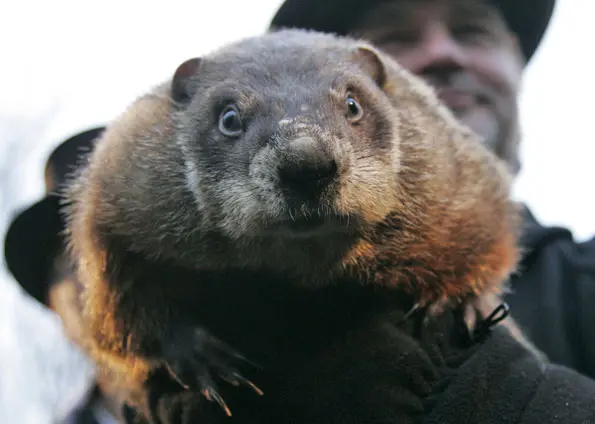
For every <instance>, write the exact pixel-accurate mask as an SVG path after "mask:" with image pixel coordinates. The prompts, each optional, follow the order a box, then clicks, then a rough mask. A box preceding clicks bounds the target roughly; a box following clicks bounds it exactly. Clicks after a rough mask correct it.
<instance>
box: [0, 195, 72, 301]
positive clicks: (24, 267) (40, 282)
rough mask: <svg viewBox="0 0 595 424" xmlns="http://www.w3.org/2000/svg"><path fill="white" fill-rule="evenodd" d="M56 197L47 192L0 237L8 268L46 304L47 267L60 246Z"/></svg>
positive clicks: (31, 292)
mask: <svg viewBox="0 0 595 424" xmlns="http://www.w3.org/2000/svg"><path fill="white" fill-rule="evenodd" d="M62 229H63V220H62V217H61V216H60V203H59V197H58V196H55V195H48V196H46V197H44V198H43V199H41V200H39V201H38V202H36V203H34V204H33V205H31V206H30V207H28V208H26V209H25V210H23V211H22V212H21V213H19V214H18V215H17V216H16V217H15V218H14V220H13V221H12V222H11V224H10V226H9V227H8V230H7V232H6V236H5V238H4V258H5V261H6V266H7V268H8V270H9V271H10V272H11V273H12V275H13V276H14V278H15V279H16V280H17V282H18V283H19V284H20V285H21V287H22V288H23V289H24V290H25V291H26V292H27V293H28V294H29V295H30V296H32V297H33V298H35V299H36V300H37V301H39V302H41V303H43V304H46V302H47V289H48V275H47V274H48V270H49V269H50V267H51V264H52V261H53V259H54V255H55V252H56V251H57V249H59V248H60V246H61V243H62V241H61V238H60V232H61V231H62Z"/></svg>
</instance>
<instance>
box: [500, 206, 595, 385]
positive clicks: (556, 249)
mask: <svg viewBox="0 0 595 424" xmlns="http://www.w3.org/2000/svg"><path fill="white" fill-rule="evenodd" d="M525 222H526V229H525V233H524V236H523V246H524V247H525V249H526V254H525V256H524V258H523V260H522V262H521V265H520V268H519V273H518V274H517V275H515V276H513V278H512V281H511V287H512V290H513V292H512V293H511V294H510V295H508V297H507V298H506V301H507V302H508V304H509V305H510V306H511V314H512V316H513V317H514V318H515V319H516V321H517V323H518V324H519V325H520V326H521V328H522V329H523V330H524V332H525V334H527V335H528V336H529V338H530V339H531V340H532V341H533V342H534V343H535V345H536V346H537V347H538V348H539V349H541V350H542V351H543V352H544V353H545V354H546V355H547V356H548V357H549V358H550V360H552V362H555V363H558V364H562V365H566V366H568V367H570V368H573V369H575V370H577V371H578V372H580V373H582V374H585V375H587V376H590V377H591V378H595V325H594V323H595V309H593V305H595V238H593V239H591V240H589V241H587V242H583V243H577V242H575V241H574V240H573V238H572V234H571V233H570V232H569V231H568V230H566V229H564V228H559V227H549V228H546V227H543V226H541V225H540V224H539V223H538V222H537V221H536V219H535V218H534V217H533V215H532V214H531V213H530V212H529V210H528V209H526V210H525Z"/></svg>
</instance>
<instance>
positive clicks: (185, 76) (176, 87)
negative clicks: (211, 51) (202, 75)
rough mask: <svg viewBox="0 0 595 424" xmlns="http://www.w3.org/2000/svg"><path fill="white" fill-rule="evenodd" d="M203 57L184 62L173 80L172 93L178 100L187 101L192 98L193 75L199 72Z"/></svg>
mask: <svg viewBox="0 0 595 424" xmlns="http://www.w3.org/2000/svg"><path fill="white" fill-rule="evenodd" d="M201 63H202V58H200V57H194V58H192V59H188V60H187V61H185V62H184V63H182V64H181V65H180V66H178V68H177V69H176V71H175V72H174V76H173V78H172V81H171V95H172V98H173V99H174V100H175V101H176V102H182V103H184V102H187V101H188V100H190V99H191V98H192V94H193V90H192V86H193V84H192V79H193V78H192V77H193V76H194V75H196V74H197V73H198V69H199V68H200V65H201Z"/></svg>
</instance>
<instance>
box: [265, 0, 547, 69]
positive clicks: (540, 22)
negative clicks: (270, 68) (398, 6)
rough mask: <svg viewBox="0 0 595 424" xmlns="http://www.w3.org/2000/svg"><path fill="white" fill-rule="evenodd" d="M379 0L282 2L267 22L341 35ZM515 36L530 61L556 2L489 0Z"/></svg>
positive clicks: (272, 27) (542, 0)
mask: <svg viewBox="0 0 595 424" xmlns="http://www.w3.org/2000/svg"><path fill="white" fill-rule="evenodd" d="M378 2H379V0H365V1H364V0H285V2H283V4H282V5H281V7H280V8H279V10H277V13H276V14H275V16H274V17H273V20H272V21H271V30H275V29H278V28H303V29H312V30H317V31H321V32H330V33H335V34H339V35H345V34H346V33H347V32H348V31H349V27H350V25H351V24H352V22H353V20H354V19H355V18H356V17H357V16H358V15H361V13H362V12H364V11H365V10H366V9H369V8H370V7H371V6H372V5H374V4H375V3H378ZM491 2H492V3H494V4H495V5H496V6H497V7H498V8H499V9H500V11H501V12H502V15H503V16H504V19H505V20H506V22H507V23H508V26H509V27H510V29H511V30H512V31H513V32H514V33H516V34H517V37H518V38H519V42H520V44H521V49H522V51H523V53H524V55H525V57H526V59H527V61H529V59H531V56H533V53H535V50H537V47H538V46H539V43H540V42H541V39H542V37H543V34H544V33H545V30H546V28H547V26H548V24H549V21H550V18H551V16H552V13H553V10H554V5H555V3H556V0H491Z"/></svg>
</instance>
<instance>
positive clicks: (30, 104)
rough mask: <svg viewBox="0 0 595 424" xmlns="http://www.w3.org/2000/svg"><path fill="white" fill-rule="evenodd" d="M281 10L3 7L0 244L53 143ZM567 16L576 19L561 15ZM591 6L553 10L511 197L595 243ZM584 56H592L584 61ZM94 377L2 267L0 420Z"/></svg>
mask: <svg viewBox="0 0 595 424" xmlns="http://www.w3.org/2000/svg"><path fill="white" fill-rule="evenodd" d="M280 4H281V0H258V1H247V0H227V1H215V2H208V1H206V0H195V1H188V0H186V1H182V0H169V1H168V2H165V1H160V2H158V1H155V2H152V3H150V2H141V1H138V0H128V1H123V0H119V1H115V0H104V1H101V2H83V1H77V2H75V1H73V0H71V1H68V0H54V1H45V0H21V1H20V3H19V4H17V3H16V2H14V1H13V2H8V1H5V2H3V3H2V5H1V6H0V58H1V63H2V71H1V74H0V75H1V77H2V78H0V234H2V235H3V234H4V231H5V229H6V226H7V223H8V219H9V218H10V217H11V216H12V214H13V213H15V211H16V210H18V209H20V208H22V207H24V206H25V205H26V204H28V203H30V202H33V201H35V200H37V199H38V198H39V197H40V196H41V195H42V194H43V191H44V187H43V166H44V162H45V159H46V157H47V155H48V154H49V152H50V151H51V149H52V148H53V147H54V146H55V145H56V144H57V143H58V142H60V141H61V140H63V139H64V138H65V137H68V136H70V135H72V134H74V133H76V132H78V131H82V130H84V129H87V128H88V127H91V126H94V125H100V124H104V123H106V122H107V121H109V120H110V119H112V118H113V117H114V116H115V115H116V114H117V113H119V112H121V111H122V110H123V109H124V108H125V107H126V106H127V105H128V103H130V101H132V100H133V99H134V98H135V97H136V96H137V95H139V94H141V93H142V92H143V91H145V90H146V89H148V88H149V87H151V86H152V85H153V84H155V83H156V82H159V81H161V80H162V79H164V78H167V77H169V75H170V74H171V72H172V69H174V68H175V67H176V66H177V65H178V64H179V63H181V61H183V60H185V59H187V58H189V57H192V56H196V55H200V54H201V53H205V52H208V51H209V50H211V49H214V48H216V47H218V46H220V45H221V44H224V43H226V42H230V41H234V40H236V39H237V38H239V37H244V36H248V35H255V34H259V33H262V32H264V31H265V30H266V28H267V27H268V23H269V21H270V19H271V18H272V16H273V14H274V12H275V11H276V9H277V7H278V6H279V5H280ZM573 7H574V9H573ZM593 16H595V2H593V1H592V0H558V7H557V10H556V12H555V14H554V17H553V21H552V24H551V26H550V29H549V31H548V32H547V34H546V37H545V39H544V42H543V43H542V46H541V48H540V49H539V50H538V52H537V54H536V55H535V56H534V58H533V60H532V61H531V63H530V64H529V67H528V68H527V71H526V74H525V81H524V89H523V92H522V96H521V119H522V123H523V129H524V141H523V144H522V150H521V153H522V161H523V169H522V173H521V175H520V176H519V178H518V180H517V185H516V187H515V190H516V191H515V193H516V196H517V197H518V198H520V199H522V200H524V201H525V202H526V203H527V204H528V205H529V207H530V208H531V209H532V211H533V213H534V214H535V215H536V216H537V218H538V219H539V220H540V221H541V222H542V223H544V224H549V225H562V226H566V227H568V228H570V229H571V230H572V231H573V233H574V235H575V237H576V238H577V239H579V240H584V239H586V238H589V237H592V236H593V235H594V234H595V195H594V193H593V192H594V190H593V183H594V182H595V163H594V159H595V135H594V134H593V129H592V126H593V124H594V122H595V115H594V113H595V108H594V107H593V99H595V82H594V81H593V75H595V62H594V61H593V56H594V54H593V52H594V50H593V46H592V40H594V39H595V26H594V25H593V24H592V17H593ZM589 52H591V53H589ZM91 372H92V370H91V369H90V368H89V367H88V364H86V363H85V362H84V360H83V358H82V357H81V356H80V355H79V354H78V353H77V351H76V350H74V349H73V348H72V347H71V346H70V344H69V343H67V342H66V341H65V339H64V337H63V335H62V333H61V330H60V327H59V324H58V321H57V319H56V317H55V316H53V315H52V314H50V313H49V312H47V311H46V310H44V309H42V308H41V307H40V306H39V305H37V304H36V303H35V302H34V301H32V300H30V299H28V298H26V297H25V296H23V295H22V293H21V291H20V289H19V288H18V287H17V286H16V284H15V283H14V281H13V280H12V279H11V278H10V276H9V275H8V273H7V272H6V271H5V269H4V264H3V263H2V268H1V269H0V423H3V424H25V423H32V424H42V423H50V422H52V416H55V414H58V413H59V411H60V409H61V408H64V407H65V405H66V404H67V399H64V397H63V393H68V390H67V389H72V390H73V391H76V387H77V386H76V385H79V386H80V385H82V384H85V379H86V378H87V377H88V376H89V375H90V373H91Z"/></svg>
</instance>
